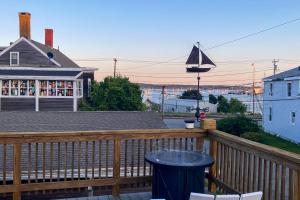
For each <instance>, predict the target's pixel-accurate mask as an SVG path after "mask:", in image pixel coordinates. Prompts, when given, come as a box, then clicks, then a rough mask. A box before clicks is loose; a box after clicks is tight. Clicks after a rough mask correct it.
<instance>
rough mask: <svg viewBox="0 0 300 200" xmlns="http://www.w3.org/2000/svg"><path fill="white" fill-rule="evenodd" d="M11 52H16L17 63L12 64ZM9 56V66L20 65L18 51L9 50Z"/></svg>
mask: <svg viewBox="0 0 300 200" xmlns="http://www.w3.org/2000/svg"><path fill="white" fill-rule="evenodd" d="M12 54H17V61H18V63H17V64H12V62H11V61H12ZM9 55H10V57H9V61H10V62H9V63H10V66H19V65H20V54H19V52H15V51H11V52H10V54H9Z"/></svg>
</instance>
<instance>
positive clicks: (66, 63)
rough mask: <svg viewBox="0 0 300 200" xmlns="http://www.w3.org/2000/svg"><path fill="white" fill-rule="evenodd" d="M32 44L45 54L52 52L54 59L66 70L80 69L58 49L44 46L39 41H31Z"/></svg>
mask: <svg viewBox="0 0 300 200" xmlns="http://www.w3.org/2000/svg"><path fill="white" fill-rule="evenodd" d="M31 42H32V43H33V44H34V45H35V46H37V47H38V48H39V49H41V50H42V51H43V52H44V53H46V54H47V53H48V52H51V53H53V59H54V60H55V61H57V62H58V63H59V64H61V67H64V68H78V67H79V66H78V65H77V64H76V63H75V62H73V61H72V60H71V59H70V58H68V57H67V56H66V55H65V54H63V53H62V52H60V51H58V50H57V49H54V48H51V47H49V46H47V45H44V44H42V43H39V42H37V41H34V40H31Z"/></svg>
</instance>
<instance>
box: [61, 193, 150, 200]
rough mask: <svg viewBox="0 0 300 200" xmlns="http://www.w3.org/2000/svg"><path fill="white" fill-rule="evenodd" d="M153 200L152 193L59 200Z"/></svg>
mask: <svg viewBox="0 0 300 200" xmlns="http://www.w3.org/2000/svg"><path fill="white" fill-rule="evenodd" d="M149 199H151V192H140V193H127V194H121V195H120V197H113V196H112V195H106V196H97V197H80V198H68V199H59V200H149Z"/></svg>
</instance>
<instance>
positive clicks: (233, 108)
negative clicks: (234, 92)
mask: <svg viewBox="0 0 300 200" xmlns="http://www.w3.org/2000/svg"><path fill="white" fill-rule="evenodd" d="M229 111H230V112H231V113H241V114H243V113H245V112H246V111H247V106H246V105H245V104H243V103H242V102H241V101H239V100H238V99H236V98H231V99H230V101H229Z"/></svg>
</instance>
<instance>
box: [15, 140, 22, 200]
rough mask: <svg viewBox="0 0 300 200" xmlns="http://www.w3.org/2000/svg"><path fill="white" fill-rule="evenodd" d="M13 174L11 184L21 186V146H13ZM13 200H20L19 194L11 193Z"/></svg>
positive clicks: (16, 192) (17, 192)
mask: <svg viewBox="0 0 300 200" xmlns="http://www.w3.org/2000/svg"><path fill="white" fill-rule="evenodd" d="M13 155H14V174H13V184H14V186H17V187H18V186H19V185H21V144H14V150H13ZM13 200H21V192H19V191H15V192H14V193H13Z"/></svg>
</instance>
